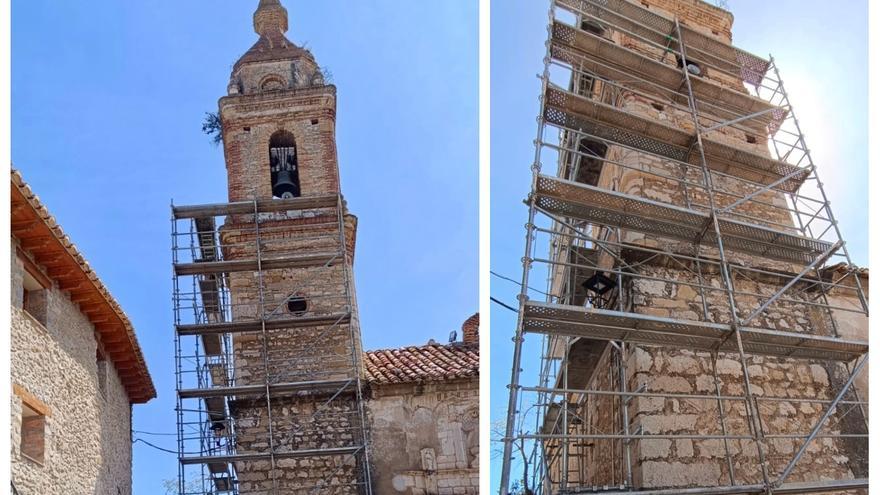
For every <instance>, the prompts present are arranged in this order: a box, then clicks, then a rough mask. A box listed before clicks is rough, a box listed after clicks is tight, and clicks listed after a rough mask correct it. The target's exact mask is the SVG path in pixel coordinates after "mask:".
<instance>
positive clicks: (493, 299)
mask: <svg viewBox="0 0 880 495" xmlns="http://www.w3.org/2000/svg"><path fill="white" fill-rule="evenodd" d="M489 299H490V300H491V301H492V302H493V303H495V304H497V305H499V306H504V307H505V308H507V309H509V310H511V311H513V312H514V313H519V311H518V310H517V309H516V308H514V307H513V306H508V305H507V304H504V303H503V302H501V301H499V300H498V299H495V298H494V297H491V296H490V297H489Z"/></svg>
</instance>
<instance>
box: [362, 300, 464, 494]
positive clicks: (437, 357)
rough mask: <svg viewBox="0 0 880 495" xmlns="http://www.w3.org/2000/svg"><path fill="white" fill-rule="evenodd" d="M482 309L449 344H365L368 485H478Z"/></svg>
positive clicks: (449, 489)
mask: <svg viewBox="0 0 880 495" xmlns="http://www.w3.org/2000/svg"><path fill="white" fill-rule="evenodd" d="M478 332H479V314H475V315H474V316H472V317H470V318H468V320H467V321H465V323H464V324H463V325H462V333H463V340H462V341H461V342H453V343H450V344H448V345H438V344H435V343H429V344H428V345H425V346H419V347H401V348H398V349H389V350H380V351H370V352H368V353H366V355H365V362H366V373H367V379H368V382H369V387H370V388H369V390H370V393H369V395H368V401H367V411H368V415H367V417H368V420H369V429H370V438H371V443H370V465H371V473H372V479H373V493H382V494H386V493H387V494H392V493H404V494H408V495H453V494H476V493H479V473H480V470H479V462H480V460H479V452H480V440H479V437H480V434H479V406H480V383H479V351H480V348H479V344H478V343H476V342H474V340H475V339H476V335H477V334H478Z"/></svg>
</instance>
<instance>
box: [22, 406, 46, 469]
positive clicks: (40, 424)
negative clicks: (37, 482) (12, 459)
mask: <svg viewBox="0 0 880 495" xmlns="http://www.w3.org/2000/svg"><path fill="white" fill-rule="evenodd" d="M20 449H21V455H23V456H25V457H27V458H28V459H30V460H32V461H35V462H38V463H40V464H42V463H43V461H44V460H45V455H46V416H44V415H42V414H40V413H39V412H37V411H36V410H34V409H32V408H31V407H30V406H28V405H27V404H25V403H22V405H21V445H20Z"/></svg>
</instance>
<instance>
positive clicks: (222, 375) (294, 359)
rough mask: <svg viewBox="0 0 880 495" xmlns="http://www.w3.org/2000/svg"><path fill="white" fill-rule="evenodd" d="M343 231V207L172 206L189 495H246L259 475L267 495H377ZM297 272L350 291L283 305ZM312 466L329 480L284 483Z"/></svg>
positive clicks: (337, 202) (280, 202)
mask: <svg viewBox="0 0 880 495" xmlns="http://www.w3.org/2000/svg"><path fill="white" fill-rule="evenodd" d="M345 225H346V223H345V209H344V202H343V199H342V197H341V195H325V196H316V197H300V198H294V199H272V200H253V201H245V202H236V203H224V204H211V205H198V206H172V253H173V267H174V278H173V284H174V287H173V291H174V292H173V305H174V324H175V366H176V379H177V423H178V452H179V461H180V466H179V483H180V487H179V492H180V494H181V495H195V494H221V493H224V494H225V493H229V494H238V493H248V490H241V489H240V485H241V483H243V482H244V480H243V479H240V475H241V474H242V472H250V473H253V472H254V471H261V472H262V473H263V474H265V477H263V479H266V480H269V481H270V482H271V485H272V486H271V488H270V489H268V490H264V491H261V493H272V494H280V493H298V494H300V493H301V494H307V493H334V494H370V493H372V491H371V481H370V469H369V459H368V451H367V450H368V449H367V445H368V438H367V429H366V425H365V409H364V400H363V397H362V390H363V387H362V385H363V384H362V373H361V369H362V365H361V359H362V356H361V347H360V337H359V335H357V334H356V333H355V332H356V330H355V328H356V327H355V325H356V322H355V321H354V319H355V318H356V314H354V313H353V311H352V308H353V307H354V302H353V294H352V290H353V288H352V284H353V283H352V274H351V263H350V260H349V256H350V253H349V252H348V250H347V249H346V228H345ZM291 268H296V269H304V270H310V274H311V275H312V276H315V277H321V280H336V279H339V286H340V287H342V290H341V291H339V292H338V293H336V291H334V290H329V289H328V290H324V291H321V293H320V294H309V295H308V296H305V294H304V293H302V292H300V291H299V290H297V289H296V288H293V289H292V290H291V291H290V292H289V293H285V294H281V293H280V292H279V289H280V287H278V285H279V284H278V280H279V279H281V278H283V277H284V276H285V274H289V273H290V271H291V270H289V269H291ZM270 279H271V280H270ZM284 291H285V292H286V291H287V289H284ZM305 297H308V299H307V300H306V299H305ZM304 329H307V330H308V331H309V333H308V334H307V338H303V335H304V334H302V333H296V332H298V331H299V332H301V331H303V330H304ZM284 339H287V340H284ZM331 339H337V341H342V342H344V345H343V348H344V351H342V352H340V351H339V350H338V349H336V348H332V347H329V346H323V345H321V343H322V342H326V341H330V340H331ZM291 340H306V341H307V342H306V343H304V344H302V345H304V346H305V347H304V348H303V349H299V348H297V349H294V350H291V349H290V346H291V345H292V344H290V341H291ZM279 342H281V343H279ZM289 400H299V401H306V402H308V403H309V404H311V406H310V407H309V408H305V407H301V409H303V410H304V411H300V412H299V413H296V410H295V408H294V407H291V406H290V403H289V402H286V401H289ZM305 409H308V410H305ZM244 410H250V411H254V410H256V411H259V412H260V414H265V416H263V418H264V419H263V420H257V421H256V422H255V421H254V419H253V418H252V417H244V415H243V413H242V412H241V411H244ZM260 421H264V423H263V426H264V428H263V430H255V429H254V427H255V423H259V422H260ZM282 430H283V431H282ZM243 436H244V437H246V441H245V438H243ZM308 460H312V461H316V462H320V463H321V464H320V465H321V466H322V467H321V468H320V470H321V471H322V472H325V473H326V476H323V479H320V480H318V481H317V482H315V481H314V480H309V481H308V482H305V481H303V482H299V481H296V480H293V481H291V480H290V479H289V477H288V478H287V479H285V478H284V474H285V470H286V469H292V470H294V471H295V470H300V471H302V470H308V468H307V467H302V466H304V464H302V463H301V462H306V461H308ZM327 466H330V467H329V468H328V467H327ZM334 466H335V469H334ZM317 470H318V469H317V468H316V470H315V471H317ZM315 471H312V472H315ZM304 478H305V477H304ZM249 479H251V480H253V479H259V477H257V478H254V477H253V476H251V477H250V478H249Z"/></svg>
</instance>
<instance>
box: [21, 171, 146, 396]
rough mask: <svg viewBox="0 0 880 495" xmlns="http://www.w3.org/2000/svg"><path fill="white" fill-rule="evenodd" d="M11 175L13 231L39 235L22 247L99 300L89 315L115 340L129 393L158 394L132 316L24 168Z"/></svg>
mask: <svg viewBox="0 0 880 495" xmlns="http://www.w3.org/2000/svg"><path fill="white" fill-rule="evenodd" d="M11 179H12V184H11V186H12V187H11V200H12V229H11V230H12V235H13V236H15V237H17V238H19V239H25V238H26V239H27V240H28V241H29V242H34V241H38V244H34V245H35V247H34V249H31V248H28V247H27V246H24V245H23V246H24V247H23V249H24V250H25V251H28V252H30V253H31V254H32V255H33V257H34V261H36V262H37V263H38V264H45V263H48V262H49V261H50V260H51V262H52V263H53V268H52V269H49V270H48V272H49V277H50V278H53V279H55V280H56V282H58V285H59V288H60V289H61V290H63V291H66V292H68V293H70V294H74V293H75V297H73V296H72V297H71V299H72V300H75V301H77V302H81V303H85V302H89V303H90V304H94V305H96V308H95V311H93V312H90V313H88V315H87V316H88V317H89V319H90V320H92V323H93V324H94V325H95V329H96V330H97V331H98V333H99V334H100V335H101V337H102V338H103V339H106V340H107V341H108V342H111V341H112V343H113V346H112V349H110V350H109V351H110V357H111V359H112V360H113V362H114V364H115V365H116V368H117V372H118V373H119V375H120V378H121V379H122V382H123V385H124V386H125V388H126V391H127V392H128V395H129V399H130V400H131V401H132V402H134V403H143V402H147V401H149V400H150V399H152V398H153V397H155V396H156V389H155V387H154V386H153V380H152V379H151V378H150V372H149V371H148V370H147V364H146V362H145V361H144V356H143V353H142V352H141V348H140V345H138V341H137V336H135V333H134V328H133V327H132V325H131V321H129V319H128V316H126V315H125V312H124V311H123V310H122V307H121V306H120V305H119V303H117V302H116V299H114V298H113V296H112V295H111V294H110V291H109V290H108V289H107V287H106V286H105V285H104V283H103V282H102V281H101V279H100V278H98V274H97V273H95V271H94V270H93V269H92V267H91V266H90V265H89V262H88V261H86V259H85V257H84V256H83V255H82V253H80V251H79V249H77V247H76V245H75V244H74V243H73V241H71V240H70V238H69V237H68V236H67V234H65V233H64V230H63V229H62V228H61V226H60V225H58V222H57V221H56V220H55V217H53V216H52V214H51V213H49V210H48V209H47V208H46V206H45V205H43V203H42V201H40V198H39V197H38V196H37V195H36V194H34V192H33V191H32V190H31V188H30V186H28V185H27V183H26V182H25V181H24V179H23V178H22V176H21V173H19V171H18V170H15V169H12V173H11ZM36 247H39V248H40V250H39V251H38V250H37V249H36ZM68 267H69V268H68ZM53 270H55V271H54V272H53ZM98 320H100V322H98Z"/></svg>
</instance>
